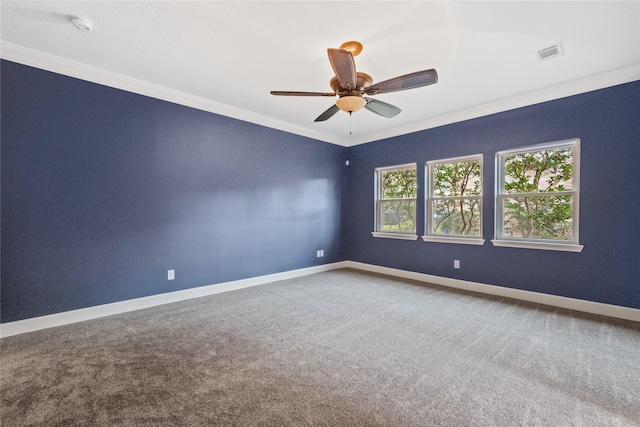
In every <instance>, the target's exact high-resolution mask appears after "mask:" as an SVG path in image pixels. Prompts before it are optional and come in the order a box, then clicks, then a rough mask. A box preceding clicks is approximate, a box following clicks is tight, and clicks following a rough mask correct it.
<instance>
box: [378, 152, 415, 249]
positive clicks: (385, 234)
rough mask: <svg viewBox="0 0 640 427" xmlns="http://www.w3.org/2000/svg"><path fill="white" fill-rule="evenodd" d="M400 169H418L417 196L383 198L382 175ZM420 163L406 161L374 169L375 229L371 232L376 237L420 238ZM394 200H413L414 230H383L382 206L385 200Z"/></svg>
mask: <svg viewBox="0 0 640 427" xmlns="http://www.w3.org/2000/svg"><path fill="white" fill-rule="evenodd" d="M400 169H415V171H416V197H415V198H402V199H385V198H382V197H381V196H382V194H383V190H384V188H383V186H382V184H383V180H382V179H381V175H382V173H384V172H390V171H394V170H400ZM418 191H419V185H418V164H417V163H405V164H402V165H394V166H385V167H380V168H376V169H375V170H374V231H373V232H371V234H372V235H373V236H374V237H381V238H387V239H402V240H416V239H417V238H418V235H417V229H418V224H417V210H418V194H419V193H418ZM392 200H413V201H414V205H415V209H416V212H415V214H414V218H416V221H415V224H414V227H415V229H414V230H413V231H383V230H382V213H381V206H382V203H383V202H385V201H392Z"/></svg>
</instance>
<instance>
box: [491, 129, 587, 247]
mask: <svg viewBox="0 0 640 427" xmlns="http://www.w3.org/2000/svg"><path fill="white" fill-rule="evenodd" d="M496 162H497V165H496V166H497V169H496V170H497V180H498V182H497V191H496V227H495V240H493V241H492V243H493V244H494V245H496V246H511V247H524V248H532V249H551V250H560V251H571V252H580V251H581V250H582V246H581V245H579V244H578V206H579V203H578V201H579V200H578V199H579V197H578V196H579V188H580V186H579V180H580V140H579V139H571V140H565V141H558V142H552V143H547V144H540V145H536V146H533V147H526V148H521V149H516V150H508V151H500V152H498V153H497V154H496Z"/></svg>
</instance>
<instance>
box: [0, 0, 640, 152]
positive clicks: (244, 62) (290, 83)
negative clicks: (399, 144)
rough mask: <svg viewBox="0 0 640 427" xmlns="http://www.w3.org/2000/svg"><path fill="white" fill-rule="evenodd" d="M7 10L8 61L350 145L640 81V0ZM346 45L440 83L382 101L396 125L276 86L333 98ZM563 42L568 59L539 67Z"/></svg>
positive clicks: (371, 68)
mask: <svg viewBox="0 0 640 427" xmlns="http://www.w3.org/2000/svg"><path fill="white" fill-rule="evenodd" d="M0 14H1V21H0V24H1V39H2V45H1V50H0V54H1V56H2V57H3V58H5V59H8V60H12V61H15V62H19V63H23V64H27V65H32V66H36V67H39V68H44V69H48V70H51V71H55V72H60V73H63V74H67V75H71V76H75V77H79V78H83V79H85V80H89V81H94V82H97V83H102V84H107V85H110V86H114V87H119V88H122V89H126V90H130V91H132V92H136V93H141V94H145V95H150V96H155V97H158V98H161V99H166V100H169V101H172V102H178V103H181V104H185V105H189V106H192V107H196V108H200V109H203V110H207V111H212V112H215V113H219V114H224V115H227V116H230V117H235V118H239V119H242V120H246V121H250V122H254V123H258V124H262V125H265V126H270V127H273V128H277V129H281V130H285V131H288V132H292V133H296V134H300V135H304V136H308V137H312V138H316V139H319V140H323V141H327V142H331V143H335V144H340V145H344V146H351V145H355V144H360V143H364V142H369V141H373V140H378V139H382V138H386V137H391V136H396V135H400V134H404V133H408V132H413V131H417V130H421V129H426V128H430V127H434V126H439V125H442V124H446V123H451V122H455V121H459V120H464V119H468V118H472V117H478V116H482V115H485V114H491V113H495V112H498V111H503V110H507V109H510V108H516V107H520V106H524V105H530V104H533V103H537V102H542V101H546V100H550V99H556V98H559V97H563V96H568V95H572V94H575V93H581V92H585V91H588V90H594V89H599V88H602V87H607V86H611V85H615V84H619V83H624V82H628V81H633V80H639V79H640V2H639V1H623V2H614V1H569V2H560V1H548V2H543V1H534V2H520V1H512V2H505V1H502V2H482V1H470V2H459V1H448V2H446V1H430V2H415V1H413V2H399V1H386V2H362V1H352V2H346V1H336V2H329V1H297V2H295V1H294V2H283V1H261V2H248V1H205V2H191V1H128V2H122V1H119V2H115V1H75V2H73V1H61V2H58V1H42V2H34V1H4V0H3V1H2V2H1V3H0ZM73 15H76V16H81V17H84V18H87V19H89V20H90V21H91V22H92V23H93V30H92V31H91V32H82V31H79V30H77V29H75V28H74V27H73V26H72V25H71V24H70V22H69V17H70V16H73ZM347 40H358V41H360V42H361V43H362V44H363V45H364V49H363V51H362V53H361V54H360V55H359V56H358V57H356V66H357V69H358V71H363V72H366V73H368V74H370V75H371V76H372V77H373V80H374V83H375V82H379V81H382V80H386V79H389V78H392V77H395V76H398V75H402V74H406V73H409V72H413V71H418V70H423V69H429V68H435V69H436V70H437V72H438V75H439V81H438V83H437V84H435V85H432V86H427V87H423V88H419V89H413V90H408V91H402V92H396V93H388V94H382V95H376V96H375V98H377V99H380V100H381V101H385V102H388V103H391V104H394V105H396V106H398V107H400V108H401V109H402V110H403V111H402V113H400V114H399V115H398V116H396V117H394V118H391V119H387V118H383V117H380V116H378V115H375V114H372V113H371V112H369V111H366V110H362V111H359V112H357V113H354V114H353V116H352V117H349V115H348V114H347V113H343V112H339V113H338V114H336V115H335V116H334V117H332V118H331V119H329V120H328V121H326V122H321V123H314V119H315V118H316V117H317V116H318V115H319V114H320V113H322V112H323V111H325V110H326V109H327V108H329V107H330V106H331V105H332V103H333V102H334V101H335V100H334V99H333V98H325V97H276V96H272V95H270V94H269V91H270V90H298V91H319V92H330V91H331V88H330V87H329V80H330V78H331V77H332V75H333V72H332V69H331V66H330V64H329V61H328V59H327V53H326V49H327V48H329V47H338V46H339V45H340V44H342V43H343V42H345V41H347ZM557 42H561V43H562V46H563V47H564V55H562V56H558V57H555V58H552V59H548V60H546V61H539V59H538V57H537V55H536V51H537V50H540V49H543V48H546V47H548V46H551V45H553V44H555V43H557ZM350 131H351V135H350V134H349V132H350Z"/></svg>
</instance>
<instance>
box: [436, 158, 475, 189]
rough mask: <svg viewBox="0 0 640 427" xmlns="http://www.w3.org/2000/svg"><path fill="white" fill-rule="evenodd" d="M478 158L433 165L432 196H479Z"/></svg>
mask: <svg viewBox="0 0 640 427" xmlns="http://www.w3.org/2000/svg"><path fill="white" fill-rule="evenodd" d="M480 178H481V177H480V160H476V161H473V162H460V163H441V164H437V165H435V166H433V178H432V179H433V196H434V197H446V196H479V195H480V192H481V190H482V183H481V180H480Z"/></svg>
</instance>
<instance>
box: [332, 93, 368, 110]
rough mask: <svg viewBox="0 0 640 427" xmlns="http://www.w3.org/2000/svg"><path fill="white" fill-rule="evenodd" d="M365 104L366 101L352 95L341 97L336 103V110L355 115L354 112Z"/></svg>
mask: <svg viewBox="0 0 640 427" xmlns="http://www.w3.org/2000/svg"><path fill="white" fill-rule="evenodd" d="M366 103H367V101H365V100H364V98H362V97H359V96H354V95H349V96H343V97H342V98H340V99H338V100H337V101H336V105H337V106H338V108H339V109H341V110H342V111H346V112H347V113H355V112H356V111H358V110H361V109H362V107H364V106H365V105H366Z"/></svg>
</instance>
